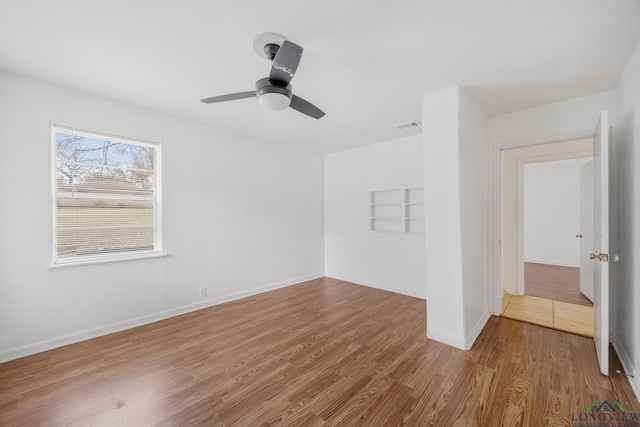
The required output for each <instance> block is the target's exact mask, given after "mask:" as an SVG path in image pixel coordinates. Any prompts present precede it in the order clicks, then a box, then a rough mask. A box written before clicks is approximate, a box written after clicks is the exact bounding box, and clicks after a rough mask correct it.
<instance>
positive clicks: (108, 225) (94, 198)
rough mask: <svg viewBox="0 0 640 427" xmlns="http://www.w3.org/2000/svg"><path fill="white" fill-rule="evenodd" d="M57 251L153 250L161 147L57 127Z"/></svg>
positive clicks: (73, 253)
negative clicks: (158, 160)
mask: <svg viewBox="0 0 640 427" xmlns="http://www.w3.org/2000/svg"><path fill="white" fill-rule="evenodd" d="M54 140H55V142H54V143H55V198H56V224H55V225H56V253H57V257H58V259H64V258H72V257H77V256H82V255H96V254H111V253H120V252H130V251H148V250H154V249H155V246H156V242H155V240H156V173H155V170H156V157H157V155H156V152H157V147H156V146H154V145H151V144H142V143H136V142H130V141H122V140H112V139H110V138H102V137H100V136H95V135H86V134H79V133H75V132H72V131H68V130H61V129H54Z"/></svg>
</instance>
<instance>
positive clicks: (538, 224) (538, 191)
mask: <svg viewBox="0 0 640 427" xmlns="http://www.w3.org/2000/svg"><path fill="white" fill-rule="evenodd" d="M588 161H589V159H573V160H557V161H553V162H541V163H529V164H525V165H524V261H525V262H535V263H541V264H551V265H561V266H567V267H580V239H578V238H576V234H579V233H581V232H583V231H585V233H586V232H587V231H586V230H580V170H581V167H582V165H584V164H585V163H587V162H588Z"/></svg>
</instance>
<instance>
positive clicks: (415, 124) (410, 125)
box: [396, 122, 422, 130]
mask: <svg viewBox="0 0 640 427" xmlns="http://www.w3.org/2000/svg"><path fill="white" fill-rule="evenodd" d="M421 124H422V123H420V122H408V123H402V124H399V125H396V129H399V130H403V129H409V128H414V127H418V126H420V125H421Z"/></svg>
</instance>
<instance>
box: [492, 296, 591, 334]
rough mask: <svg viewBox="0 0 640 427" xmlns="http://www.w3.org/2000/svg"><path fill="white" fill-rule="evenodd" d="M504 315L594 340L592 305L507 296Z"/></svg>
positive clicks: (504, 297)
mask: <svg viewBox="0 0 640 427" xmlns="http://www.w3.org/2000/svg"><path fill="white" fill-rule="evenodd" d="M502 315H503V316H505V317H508V318H510V319H515V320H522V321H523V322H529V323H533V324H536V325H541V326H546V327H548V328H554V329H558V330H560V331H565V332H571V333H573V334H579V335H584V336H587V337H593V306H586V305H581V304H573V303H568V302H563V301H554V300H550V299H546V298H538V297H532V296H530V295H510V294H504V296H503V297H502Z"/></svg>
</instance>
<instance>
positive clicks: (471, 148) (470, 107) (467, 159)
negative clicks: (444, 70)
mask: <svg viewBox="0 0 640 427" xmlns="http://www.w3.org/2000/svg"><path fill="white" fill-rule="evenodd" d="M459 100H460V101H459V102H460V105H459V109H460V118H459V124H458V125H459V126H460V141H459V144H460V154H459V164H460V214H461V217H460V229H461V231H462V278H463V292H464V302H465V312H464V316H465V317H464V319H465V341H466V342H465V347H466V348H471V345H472V344H473V342H474V341H475V339H476V338H477V336H478V335H479V334H480V332H481V331H482V328H483V327H484V325H485V323H486V322H487V320H488V319H489V308H488V300H487V292H488V289H487V288H488V274H489V269H488V255H487V254H488V249H489V232H488V224H489V217H488V214H489V121H488V119H487V117H486V115H485V114H484V112H483V111H482V109H481V108H480V107H479V106H478V105H477V104H476V103H475V101H473V99H471V98H470V97H469V96H468V95H467V94H466V92H465V91H464V90H461V91H460V94H459Z"/></svg>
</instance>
